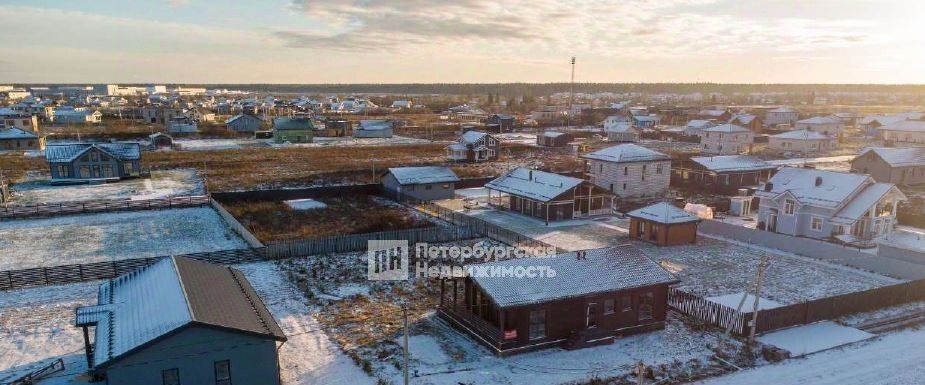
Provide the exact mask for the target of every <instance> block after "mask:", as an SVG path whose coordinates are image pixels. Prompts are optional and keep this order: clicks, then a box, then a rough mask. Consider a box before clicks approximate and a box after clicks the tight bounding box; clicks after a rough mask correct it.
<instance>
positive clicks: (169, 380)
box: [161, 368, 180, 385]
mask: <svg viewBox="0 0 925 385" xmlns="http://www.w3.org/2000/svg"><path fill="white" fill-rule="evenodd" d="M161 379H162V380H163V382H164V385H180V369H177V368H173V369H166V370H162V371H161Z"/></svg>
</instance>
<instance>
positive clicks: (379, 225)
mask: <svg viewBox="0 0 925 385" xmlns="http://www.w3.org/2000/svg"><path fill="white" fill-rule="evenodd" d="M318 200H319V201H322V202H324V203H325V204H327V205H328V207H326V208H321V209H314V210H292V209H291V208H290V207H289V206H288V205H286V204H285V203H284V202H278V201H259V202H246V201H245V202H234V203H226V204H225V208H227V209H228V211H229V212H230V213H231V214H232V215H234V216H235V218H237V219H238V221H239V222H241V224H243V225H244V226H246V227H247V228H248V229H249V230H250V231H251V233H253V234H254V236H256V237H257V238H259V239H260V240H261V241H262V242H271V241H280V240H287V239H301V238H315V237H326V236H332V235H345V234H361V233H370V232H376V231H385V230H402V229H412V228H418V227H427V226H430V225H431V224H430V223H429V222H427V221H426V220H424V219H421V218H418V217H416V216H414V215H413V214H412V213H410V212H409V211H408V210H405V209H404V208H402V207H400V206H393V205H388V204H385V203H383V202H381V201H379V200H377V199H375V198H373V197H371V196H351V197H345V198H324V199H318Z"/></svg>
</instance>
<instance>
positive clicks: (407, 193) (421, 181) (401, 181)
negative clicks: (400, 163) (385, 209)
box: [382, 166, 459, 201]
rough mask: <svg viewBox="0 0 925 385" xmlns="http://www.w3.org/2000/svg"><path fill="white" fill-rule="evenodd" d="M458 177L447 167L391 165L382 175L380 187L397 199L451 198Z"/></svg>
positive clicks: (425, 199) (454, 193) (428, 199)
mask: <svg viewBox="0 0 925 385" xmlns="http://www.w3.org/2000/svg"><path fill="white" fill-rule="evenodd" d="M456 182H459V177H457V176H456V173H454V172H453V170H450V168H449V167H443V166H423V167H392V168H390V169H389V171H388V172H386V174H385V176H383V177H382V188H383V189H384V190H385V191H386V192H387V193H389V194H390V195H392V196H394V197H395V198H396V199H398V200H402V199H407V198H412V199H416V200H423V201H431V200H439V199H452V198H453V197H454V196H455V195H456Z"/></svg>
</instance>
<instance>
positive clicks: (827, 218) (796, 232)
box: [755, 167, 906, 243]
mask: <svg viewBox="0 0 925 385" xmlns="http://www.w3.org/2000/svg"><path fill="white" fill-rule="evenodd" d="M755 196H756V197H758V198H759V199H760V202H759V206H758V228H759V229H762V230H766V231H770V232H775V233H781V234H788V235H793V236H800V237H809V238H816V239H829V238H831V237H837V238H839V239H841V240H842V241H845V242H849V243H853V242H855V241H866V240H870V239H872V238H875V237H878V236H882V235H886V234H889V233H891V232H892V231H893V228H894V227H895V226H896V206H897V204H898V203H899V202H900V201H904V200H906V196H905V195H903V193H902V192H901V191H899V189H898V188H896V185H894V184H892V183H883V182H877V181H875V180H874V178H871V177H870V176H868V175H863V174H852V173H846V172H837V171H826V170H817V169H809V168H794V167H784V168H782V169H781V170H780V171H778V172H777V174H775V175H774V176H773V177H771V179H770V180H768V181H767V182H765V183H764V184H762V185H761V186H759V188H758V190H757V191H756V192H755Z"/></svg>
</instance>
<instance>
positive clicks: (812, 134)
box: [768, 130, 838, 154]
mask: <svg viewBox="0 0 925 385" xmlns="http://www.w3.org/2000/svg"><path fill="white" fill-rule="evenodd" d="M836 147H838V140H837V139H836V138H835V137H834V136H830V135H826V134H823V133H820V132H816V131H810V130H798V131H788V132H785V133H782V134H777V135H771V136H770V137H769V138H768V148H770V149H772V150H775V151H777V152H781V153H787V152H793V153H801V154H813V153H820V152H827V151H831V150H834V149H835V148H836Z"/></svg>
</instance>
